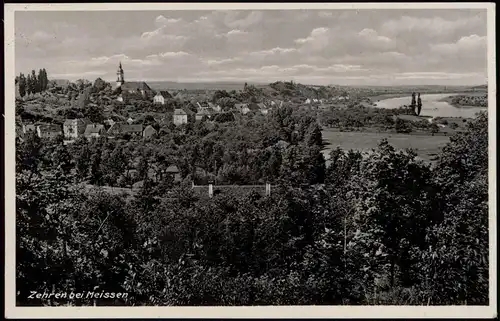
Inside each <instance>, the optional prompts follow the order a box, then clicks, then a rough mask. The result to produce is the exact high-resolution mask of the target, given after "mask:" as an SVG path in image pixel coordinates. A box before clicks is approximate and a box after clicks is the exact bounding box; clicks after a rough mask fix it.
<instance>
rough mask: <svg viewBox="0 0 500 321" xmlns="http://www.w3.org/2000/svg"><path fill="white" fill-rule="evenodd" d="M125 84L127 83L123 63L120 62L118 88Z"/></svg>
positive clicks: (117, 76) (117, 78)
mask: <svg viewBox="0 0 500 321" xmlns="http://www.w3.org/2000/svg"><path fill="white" fill-rule="evenodd" d="M124 82H125V79H124V78H123V68H122V63H121V62H120V65H119V66H118V70H117V71H116V88H118V87H120V86H121V85H123V83H124Z"/></svg>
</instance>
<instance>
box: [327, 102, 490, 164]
mask: <svg viewBox="0 0 500 321" xmlns="http://www.w3.org/2000/svg"><path fill="white" fill-rule="evenodd" d="M453 95H459V94H427V95H426V94H422V95H421V96H420V98H422V111H421V113H420V115H421V116H430V117H464V118H474V117H475V115H476V113H478V112H479V111H482V110H487V108H481V107H464V108H458V107H455V106H453V105H451V104H449V103H448V102H446V101H440V100H441V99H443V98H446V97H449V96H453ZM410 103H411V96H407V97H399V98H388V99H383V100H380V101H378V102H376V104H377V106H376V107H378V108H388V109H392V108H399V107H400V106H403V105H409V104H410ZM322 134H323V140H324V141H325V142H326V143H327V145H326V146H325V149H324V150H323V155H324V156H325V159H326V163H327V165H328V164H329V163H330V160H329V153H330V151H331V150H332V149H334V148H336V147H341V148H342V149H344V150H349V149H353V150H358V151H369V150H371V149H374V148H376V147H377V145H378V143H379V142H380V140H381V139H383V138H386V139H387V140H388V141H389V143H390V144H392V145H393V146H394V147H396V148H397V149H404V148H414V149H416V150H417V152H418V154H419V158H420V159H423V160H427V161H429V160H431V159H432V158H433V157H434V155H436V154H437V153H439V152H440V150H441V148H442V147H444V146H445V145H446V143H448V142H449V137H448V136H442V135H439V136H438V135H436V136H432V135H408V134H397V133H368V132H347V133H346V132H338V131H335V130H331V129H324V130H323V131H322Z"/></svg>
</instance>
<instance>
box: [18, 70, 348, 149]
mask: <svg viewBox="0 0 500 321" xmlns="http://www.w3.org/2000/svg"><path fill="white" fill-rule="evenodd" d="M65 85H66V86H67V85H68V83H66V84H65ZM62 87H63V86H57V85H56V86H55V87H54V88H53V89H52V92H54V91H55V90H57V89H61V88H62ZM245 90H246V88H245ZM114 93H117V95H116V98H115V100H116V101H117V102H120V103H122V104H128V103H131V101H132V102H137V101H138V100H139V101H142V102H144V101H149V102H151V103H152V104H153V105H156V106H164V105H166V104H168V102H169V101H172V100H177V101H181V102H183V103H184V106H186V105H187V104H191V105H192V106H194V107H195V108H184V106H182V104H180V106H176V108H174V110H173V112H172V113H171V122H172V123H173V124H174V125H176V126H180V125H183V124H188V123H195V122H198V121H204V120H207V121H210V120H213V119H215V118H216V116H217V115H219V114H222V113H229V114H231V117H232V118H233V117H238V115H247V114H256V113H257V114H262V115H267V114H269V112H270V110H272V109H273V108H276V107H281V106H283V104H284V103H287V104H292V103H296V104H297V103H298V104H301V105H304V106H310V108H316V109H320V108H322V109H326V108H327V107H328V106H329V105H328V104H331V103H343V104H345V103H347V102H349V99H350V98H349V94H347V93H346V92H345V91H344V92H342V93H340V94H339V95H338V96H336V97H331V98H329V99H323V98H309V97H305V98H303V99H299V100H298V101H297V99H294V100H292V99H273V98H267V97H266V98H263V99H261V101H260V102H257V101H255V99H251V100H250V101H248V102H239V101H235V102H234V103H233V104H232V105H231V106H230V107H229V108H228V107H227V106H225V108H223V107H221V105H220V104H217V103H213V102H212V101H210V100H209V99H207V97H206V96H207V94H206V93H203V94H201V95H200V94H198V93H196V92H195V93H192V94H191V95H190V96H191V97H187V99H186V96H187V95H189V94H190V93H186V90H181V91H178V92H177V93H176V94H174V95H172V94H171V93H170V92H169V91H167V90H153V89H151V87H150V86H149V85H148V84H147V83H146V82H137V81H125V72H124V70H123V67H122V64H121V63H120V65H119V67H118V70H117V80H116V83H115V86H114ZM38 95H39V94H38ZM32 96H34V97H36V96H35V95H32ZM193 96H194V97H193ZM59 97H61V98H67V99H69V97H68V95H62V94H59ZM16 98H18V99H21V97H20V95H19V89H18V84H17V82H16ZM108 99H109V98H108ZM88 107H99V106H96V104H94V103H89V104H88ZM158 122H160V121H158ZM30 131H33V132H35V133H36V134H37V135H38V136H39V137H40V138H55V137H58V136H63V137H64V143H65V144H68V143H72V142H74V141H75V139H77V138H79V137H85V138H88V139H92V138H98V137H103V136H106V137H108V138H116V137H118V136H120V137H121V136H123V135H127V136H130V137H134V138H139V137H140V138H144V139H148V138H151V137H153V136H154V135H157V134H158V131H159V128H154V127H153V126H152V125H143V124H137V123H136V122H135V120H134V119H133V118H131V117H129V118H128V119H126V120H125V121H116V120H114V119H113V118H111V117H110V118H108V119H104V121H103V122H102V123H96V122H92V121H90V120H89V119H87V118H83V117H82V118H66V119H65V120H64V122H63V124H56V123H54V122H50V123H47V122H43V121H36V122H31V123H30V122H26V121H24V120H23V119H22V118H21V119H20V126H18V128H17V131H16V133H17V135H18V136H19V137H20V139H22V136H23V135H25V134H26V133H28V132H30Z"/></svg>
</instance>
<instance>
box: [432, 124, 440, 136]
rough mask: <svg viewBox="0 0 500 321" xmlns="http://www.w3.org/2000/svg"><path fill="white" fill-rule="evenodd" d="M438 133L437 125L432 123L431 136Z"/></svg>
mask: <svg viewBox="0 0 500 321" xmlns="http://www.w3.org/2000/svg"><path fill="white" fill-rule="evenodd" d="M438 132H439V126H438V124H436V123H434V122H433V123H432V124H431V133H432V136H434V134H437V133H438Z"/></svg>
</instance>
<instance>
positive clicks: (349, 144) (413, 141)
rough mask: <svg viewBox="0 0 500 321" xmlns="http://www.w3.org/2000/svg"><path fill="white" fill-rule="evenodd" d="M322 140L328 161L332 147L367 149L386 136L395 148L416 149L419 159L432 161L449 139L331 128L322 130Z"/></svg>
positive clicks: (439, 136) (374, 146) (446, 137)
mask: <svg viewBox="0 0 500 321" xmlns="http://www.w3.org/2000/svg"><path fill="white" fill-rule="evenodd" d="M322 134H323V140H324V141H325V144H326V146H325V149H324V150H323V154H324V156H325V158H326V159H327V161H328V154H329V153H330V151H331V150H332V149H335V148H337V146H338V147H340V148H342V149H344V150H350V149H353V150H358V151H369V150H371V149H374V148H377V145H378V143H379V142H380V141H381V140H382V139H384V138H387V140H388V141H389V144H391V145H392V146H394V147H395V148H396V149H405V148H413V149H415V150H416V151H417V154H418V156H419V158H420V159H422V160H424V161H432V158H433V157H434V156H435V155H436V154H437V153H438V152H439V151H440V150H441V148H443V147H444V146H445V145H446V144H447V143H448V142H449V141H450V137H449V136H443V135H436V136H432V135H411V134H410V135H408V134H394V133H369V132H339V131H333V130H323V131H322Z"/></svg>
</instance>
